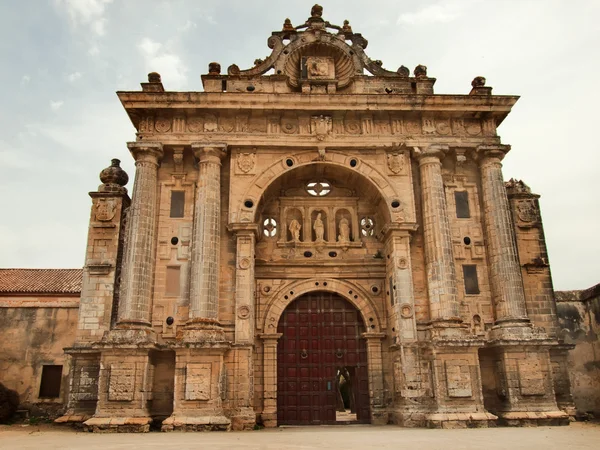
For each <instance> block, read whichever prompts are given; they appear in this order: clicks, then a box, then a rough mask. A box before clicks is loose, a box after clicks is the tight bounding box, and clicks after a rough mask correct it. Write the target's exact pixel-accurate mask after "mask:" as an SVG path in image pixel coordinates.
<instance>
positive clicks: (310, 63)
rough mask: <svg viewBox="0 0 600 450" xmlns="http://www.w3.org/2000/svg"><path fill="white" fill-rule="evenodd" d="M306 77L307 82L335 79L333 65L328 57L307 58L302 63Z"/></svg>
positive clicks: (331, 59)
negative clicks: (304, 66)
mask: <svg viewBox="0 0 600 450" xmlns="http://www.w3.org/2000/svg"><path fill="white" fill-rule="evenodd" d="M304 64H305V65H306V77H307V78H308V79H309V80H330V79H333V78H335V75H334V71H335V65H334V62H333V58H332V57H330V56H309V57H307V58H306V60H305V61H304Z"/></svg>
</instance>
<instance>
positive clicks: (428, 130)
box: [423, 117, 435, 134]
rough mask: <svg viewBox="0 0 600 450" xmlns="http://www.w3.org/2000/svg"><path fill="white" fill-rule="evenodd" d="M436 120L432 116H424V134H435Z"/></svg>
mask: <svg viewBox="0 0 600 450" xmlns="http://www.w3.org/2000/svg"><path fill="white" fill-rule="evenodd" d="M434 133H435V122H434V121H433V119H432V118H429V117H423V134H434Z"/></svg>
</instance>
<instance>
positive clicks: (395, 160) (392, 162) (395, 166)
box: [387, 153, 405, 175]
mask: <svg viewBox="0 0 600 450" xmlns="http://www.w3.org/2000/svg"><path fill="white" fill-rule="evenodd" d="M387 165H388V169H390V172H392V174H394V175H400V174H401V173H403V172H404V165H405V161H404V155H403V154H402V153H392V154H388V155H387Z"/></svg>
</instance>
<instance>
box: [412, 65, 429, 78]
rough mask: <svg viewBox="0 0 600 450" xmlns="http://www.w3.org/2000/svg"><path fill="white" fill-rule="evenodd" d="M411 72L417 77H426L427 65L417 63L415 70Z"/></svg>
mask: <svg viewBox="0 0 600 450" xmlns="http://www.w3.org/2000/svg"><path fill="white" fill-rule="evenodd" d="M413 73H414V74H415V77H417V78H426V77H427V66H424V65H422V64H419V65H418V66H417V67H415V71H414V72H413Z"/></svg>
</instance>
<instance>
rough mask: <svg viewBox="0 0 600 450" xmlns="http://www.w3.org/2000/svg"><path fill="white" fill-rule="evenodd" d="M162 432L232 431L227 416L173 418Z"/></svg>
mask: <svg viewBox="0 0 600 450" xmlns="http://www.w3.org/2000/svg"><path fill="white" fill-rule="evenodd" d="M160 430H161V431H230V430H231V420H229V419H228V418H227V417H225V416H171V417H169V418H167V419H165V420H163V423H162V425H161V427H160Z"/></svg>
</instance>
